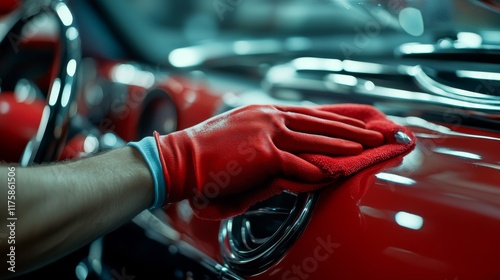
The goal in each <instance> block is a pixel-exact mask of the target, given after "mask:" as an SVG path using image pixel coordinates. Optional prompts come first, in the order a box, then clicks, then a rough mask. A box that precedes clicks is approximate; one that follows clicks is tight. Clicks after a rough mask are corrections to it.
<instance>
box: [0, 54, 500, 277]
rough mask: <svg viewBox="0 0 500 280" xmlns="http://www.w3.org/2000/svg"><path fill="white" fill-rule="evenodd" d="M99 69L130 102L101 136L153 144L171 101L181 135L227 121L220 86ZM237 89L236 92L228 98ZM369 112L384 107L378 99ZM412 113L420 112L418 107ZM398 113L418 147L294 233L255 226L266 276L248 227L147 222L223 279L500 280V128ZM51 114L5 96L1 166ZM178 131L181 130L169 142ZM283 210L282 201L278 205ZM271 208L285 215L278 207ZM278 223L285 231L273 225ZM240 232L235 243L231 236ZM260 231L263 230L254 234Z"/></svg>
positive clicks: (81, 102) (180, 209) (374, 170)
mask: <svg viewBox="0 0 500 280" xmlns="http://www.w3.org/2000/svg"><path fill="white" fill-rule="evenodd" d="M94 63H95V65H96V66H95V67H96V73H97V74H96V77H97V78H98V79H95V80H93V81H91V82H89V83H88V84H86V86H88V87H91V86H92V84H91V83H96V84H99V83H100V82H102V81H105V82H106V83H108V84H111V85H118V84H119V85H120V86H122V87H121V91H120V96H121V97H122V99H115V100H111V103H110V104H108V110H107V111H106V113H105V114H104V115H102V116H101V118H100V120H98V121H97V122H96V126H97V129H98V130H99V131H100V132H101V133H106V132H109V131H112V132H113V133H115V134H116V135H117V136H118V137H120V138H121V139H122V140H124V141H133V140H137V139H140V138H141V137H142V136H143V135H141V129H142V128H141V126H142V125H143V123H142V122H141V120H142V118H144V117H145V116H147V117H149V118H153V119H154V118H161V117H165V116H163V115H161V110H156V109H155V106H163V105H155V102H163V101H165V102H170V103H169V106H173V107H172V108H174V109H175V112H171V113H172V116H174V117H175V125H174V126H172V128H173V129H175V130H180V129H183V128H187V127H189V126H192V125H194V124H197V123H199V122H201V121H203V120H205V119H207V118H209V117H211V116H213V115H215V114H217V113H219V112H221V110H223V107H224V104H225V100H224V98H226V97H227V96H228V95H227V94H225V93H226V92H225V91H221V90H219V91H215V90H214V89H212V88H211V87H210V86H209V85H207V84H208V83H205V82H198V81H196V82H195V81H193V80H191V79H190V78H189V76H184V75H180V74H175V75H167V76H165V77H163V78H161V79H155V82H154V83H152V84H150V85H148V86H145V85H138V84H137V83H132V82H124V81H118V80H116V78H115V77H114V76H113V73H114V72H113V71H115V70H116V69H117V67H120V66H123V65H126V66H127V67H129V66H130V67H133V68H134V69H136V70H137V71H143V72H144V73H150V74H152V75H157V73H156V72H157V71H155V70H154V69H147V68H146V69H139V68H140V67H139V66H135V64H134V63H133V62H128V61H115V60H109V59H102V58H94ZM0 67H1V66H0ZM135 67H137V68H135ZM138 69H139V70H138ZM231 90H232V89H231V88H230V87H229V86H228V88H227V91H231ZM87 93H88V92H87V91H86V90H82V92H81V94H80V96H79V99H78V100H77V102H78V107H77V109H78V112H79V113H80V115H81V116H83V118H90V117H91V115H92V108H90V107H91V106H89V105H88V104H87V103H86V101H85V94H87ZM153 93H154V98H153V99H152V100H153V101H151V99H149V97H150V96H152V95H153ZM230 96H231V98H233V99H235V98H236V99H238V98H241V96H242V95H240V94H239V93H238V92H236V93H235V94H231V95H230ZM146 101H147V102H146ZM364 103H370V104H373V105H375V106H377V105H380V104H378V103H377V102H372V101H371V100H365V102H364ZM403 103H405V104H406V106H408V108H411V107H412V100H406V101H405V102H403ZM398 104H399V103H398ZM393 105H394V107H392V106H393ZM396 105H397V104H396V103H394V104H391V103H383V104H381V106H380V109H381V110H382V111H384V112H387V114H388V115H389V116H390V117H391V118H392V119H393V120H394V121H395V122H398V123H400V124H402V125H405V126H408V127H409V128H410V129H411V130H412V131H413V133H414V134H415V135H416V137H417V143H416V147H415V149H413V150H412V151H411V152H409V153H407V154H405V155H402V156H399V157H396V158H393V159H391V160H388V161H385V162H382V163H379V164H377V165H375V166H371V167H369V168H366V169H364V170H362V171H360V172H359V173H357V174H355V175H352V176H350V177H348V178H345V179H343V180H341V181H339V182H338V183H336V184H335V185H332V186H329V187H327V188H324V189H322V190H320V191H318V192H316V193H314V194H309V195H310V196H313V198H311V197H307V199H306V200H307V203H305V204H303V205H299V206H300V207H301V208H300V209H298V210H297V209H296V208H293V207H292V208H289V209H288V210H287V211H290V212H291V211H298V215H299V216H300V215H302V216H300V217H299V218H297V220H299V221H297V220H295V221H292V222H291V224H287V225H285V226H283V225H284V224H285V222H283V221H284V220H283V219H274V218H273V216H272V215H274V214H272V215H271V216H270V218H269V219H266V215H267V214H265V213H264V214H258V217H259V219H260V218H262V219H261V220H258V219H257V221H261V223H260V224H259V223H258V222H256V220H252V219H253V218H248V219H246V218H245V219H246V220H245V219H243V220H242V221H245V222H248V223H249V224H252V225H253V226H255V227H261V228H263V230H262V231H261V234H262V235H263V236H261V237H259V238H255V239H256V240H257V239H260V241H258V242H256V244H257V245H255V246H253V248H250V247H252V246H250V245H248V244H247V245H248V247H249V248H247V249H248V251H249V252H250V251H258V250H261V251H262V252H260V253H259V254H260V255H259V256H261V255H265V257H263V259H265V260H266V262H265V263H262V264H259V265H256V266H255V269H253V268H252V266H251V265H249V263H252V262H256V260H254V259H252V258H253V257H252V256H253V255H252V254H251V253H248V252H247V253H245V250H242V251H241V252H239V253H238V254H240V255H241V256H240V257H239V259H237V258H235V256H234V255H233V252H234V251H231V250H234V248H235V247H238V246H240V245H241V244H239V245H238V244H236V243H238V242H239V241H235V239H237V238H241V236H240V237H238V235H239V234H241V232H239V233H237V231H238V230H240V229H241V230H242V231H245V230H248V229H249V228H245V225H246V224H245V223H242V225H243V226H241V228H238V227H237V226H235V224H236V221H237V219H238V217H235V218H234V219H230V220H229V221H228V220H225V221H219V222H215V221H207V220H202V219H199V218H197V217H196V216H195V215H194V214H193V213H192V211H191V209H190V208H189V205H188V204H187V203H186V202H185V201H183V202H179V203H177V204H172V205H169V206H168V207H166V208H165V209H164V210H159V211H154V212H153V213H152V214H151V213H149V212H146V213H143V214H142V215H141V216H138V217H137V218H136V219H137V223H138V224H139V225H141V226H142V227H143V228H144V229H146V230H147V231H151V232H154V233H155V234H156V235H159V236H160V239H162V240H163V242H164V243H165V244H167V245H166V246H174V247H175V248H176V250H178V252H180V253H181V254H182V255H184V256H187V257H188V258H189V259H191V260H193V261H195V262H196V263H197V264H198V265H199V266H200V267H204V268H207V269H208V271H210V272H211V274H209V275H208V276H207V277H214V278H220V279H256V280H258V279H283V280H287V279H288V280H298V279H301V280H303V279H448V280H463V279H500V238H499V237H500V153H499V152H498V150H499V148H500V132H499V131H498V127H497V128H496V129H488V128H483V127H481V126H480V125H470V124H469V122H466V121H467V118H469V115H467V113H466V112H467V110H463V111H460V112H459V113H457V112H455V111H453V109H452V110H451V111H450V110H446V109H443V108H444V107H443V108H440V109H436V108H434V107H432V108H431V107H430V106H429V108H428V109H429V111H426V110H427V109H425V108H424V109H422V107H418V108H416V109H415V110H414V111H412V110H408V111H407V112H404V113H403V114H394V115H393V114H392V112H395V111H397V108H399V107H397V106H396ZM6 108H8V109H6ZM159 108H163V107H159ZM169 108H170V107H169ZM460 110H462V109H460ZM42 111H43V102H41V101H40V100H37V101H35V102H32V103H29V104H28V103H20V102H18V101H17V100H16V99H15V98H14V95H13V94H12V93H6V92H2V93H1V94H0V131H1V135H2V136H3V135H10V137H9V138H5V137H2V139H1V142H0V154H1V156H2V157H1V160H5V161H9V162H12V161H16V159H18V158H20V156H21V153H22V149H23V147H24V146H25V145H26V144H27V142H28V140H29V139H31V138H32V137H34V135H35V133H36V128H37V126H38V122H39V118H40V117H41V114H42ZM431 111H432V112H434V113H435V112H436V111H437V112H439V113H440V114H441V116H442V117H443V118H442V121H437V120H435V119H432V118H426V117H425V113H427V112H431ZM464 112H465V113H464ZM157 113H158V114H160V115H155V114H157ZM471 115H474V114H471ZM496 118H497V119H498V115H497V117H496ZM165 121H166V120H165ZM168 132H171V131H166V132H165V133H168ZM88 135H89V134H88V131H82V133H81V134H78V133H77V134H76V135H74V136H73V137H70V138H69V139H68V141H67V143H66V144H65V150H64V151H63V153H62V155H61V157H60V159H67V158H71V157H79V156H81V155H82V154H84V153H86V150H85V140H86V137H87V136H88ZM284 200H286V198H284ZM271 203H274V201H273V202H271ZM280 203H281V202H280V201H279V198H278V199H277V205H281V204H280ZM308 203H309V204H308ZM299 206H294V207H299ZM266 207H268V208H273V204H269V205H266ZM276 208H279V207H278V206H276ZM294 209H295V210H294ZM273 211H274V210H273ZM259 215H260V216H259ZM287 215H288V214H287ZM287 217H288V216H287ZM158 221H160V225H158V224H157V222H158ZM239 221H241V220H239ZM278 222H283V224H281V225H276V226H275V225H270V224H266V223H278ZM299 223H300V224H299ZM268 226H269V228H268ZM230 228H231V229H232V230H233V232H232V234H233V235H231V234H230V233H228V230H229V229H230ZM273 229H274V230H276V231H275V232H272V230H273ZM257 231H259V230H257ZM270 231H271V232H270ZM248 232H250V233H252V232H256V231H255V228H254V229H253V231H251V230H248ZM266 234H267V236H266ZM254 237H255V236H254ZM231 238H233V239H231ZM284 239H286V240H284ZM270 240H275V241H276V242H275V244H278V243H279V244H280V246H279V248H275V247H273V246H274V245H275V244H267V243H268V242H270ZM235 244H236V245H235ZM162 246H163V245H162ZM266 246H267V247H266ZM264 247H265V248H264ZM169 248H170V247H169ZM231 248H232V249H231ZM259 248H261V249H259ZM275 251H276V252H275ZM176 252H177V251H176ZM246 255H247V257H246V259H245V256H246ZM257 261H259V260H257ZM186 275H187V274H186ZM200 279H201V278H200Z"/></svg>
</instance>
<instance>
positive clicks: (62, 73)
mask: <svg viewBox="0 0 500 280" xmlns="http://www.w3.org/2000/svg"><path fill="white" fill-rule="evenodd" d="M45 14H49V15H51V16H53V17H54V18H55V19H56V21H57V23H58V26H59V30H58V31H59V38H60V42H61V47H60V54H59V55H60V59H59V61H60V62H59V65H58V66H59V67H58V69H57V74H56V78H55V79H54V81H52V85H51V86H50V90H49V91H50V92H49V93H48V95H47V105H46V106H45V108H44V110H43V114H42V119H41V121H40V125H39V127H38V131H37V134H36V137H35V138H34V139H32V140H31V141H30V142H29V143H28V145H27V147H26V149H25V151H24V153H23V155H22V158H21V161H20V163H21V165H23V166H26V165H30V164H32V163H41V162H47V161H52V160H55V159H57V158H58V157H59V155H60V153H61V152H62V147H63V144H64V142H65V141H66V136H67V131H68V123H69V120H70V118H71V117H72V116H74V115H75V113H76V110H75V109H76V108H74V107H73V106H72V104H73V101H74V100H75V99H76V95H77V94H78V92H77V89H76V83H77V73H78V68H79V64H80V59H81V54H80V38H79V33H78V29H77V28H76V25H75V21H74V19H73V15H72V13H71V11H70V10H69V8H68V6H67V5H66V3H65V2H64V1H62V0H45V1H25V2H23V5H22V6H21V7H20V8H19V9H18V10H17V11H15V12H14V13H12V15H10V16H9V18H8V19H7V20H6V21H5V23H6V24H7V25H6V26H5V29H6V30H8V31H7V32H6V33H5V34H1V35H0V36H1V38H0V40H1V42H0V50H1V51H0V54H1V56H0V64H3V63H2V61H3V60H4V59H7V58H8V57H9V55H11V54H12V53H16V52H17V51H18V49H17V46H16V45H15V44H13V42H12V40H13V38H17V37H19V36H20V35H19V34H23V30H24V27H25V26H26V25H27V24H29V23H30V22H31V21H32V20H36V17H38V16H41V15H45ZM16 40H17V39H16ZM10 58H12V57H10ZM9 70H10V69H2V70H1V71H0V77H3V76H4V73H5V71H9Z"/></svg>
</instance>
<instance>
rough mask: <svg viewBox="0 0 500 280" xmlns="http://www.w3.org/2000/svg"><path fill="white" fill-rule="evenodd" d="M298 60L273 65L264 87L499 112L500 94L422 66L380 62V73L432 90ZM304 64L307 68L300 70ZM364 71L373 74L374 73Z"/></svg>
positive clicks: (306, 94)
mask: <svg viewBox="0 0 500 280" xmlns="http://www.w3.org/2000/svg"><path fill="white" fill-rule="evenodd" d="M316 63H317V62H316ZM297 64H298V63H297V60H295V61H292V62H290V63H286V64H281V65H276V66H273V67H271V69H270V70H269V72H268V74H267V75H266V78H265V80H264V82H263V85H264V88H265V89H266V90H267V92H268V93H269V94H270V95H271V96H273V97H276V98H282V99H283V95H282V94H280V93H281V92H287V91H297V92H299V93H301V95H302V97H303V98H312V97H313V96H314V97H315V98H319V99H321V98H323V99H325V98H328V99H329V102H331V99H355V100H358V99H360V98H361V99H363V100H364V101H365V102H377V101H388V102H399V103H407V102H412V103H413V104H415V103H420V104H422V105H433V106H441V107H448V108H456V109H465V110H476V111H478V112H470V114H480V115H481V116H482V117H488V115H489V114H491V115H498V113H500V104H497V102H498V101H497V100H498V99H497V98H498V97H496V96H490V97H486V96H485V95H484V94H480V93H473V92H469V91H466V90H461V89H460V90H459V89H457V88H453V87H450V86H445V85H442V84H439V83H438V82H437V81H434V80H432V79H431V78H430V77H429V76H428V75H425V73H424V72H423V71H420V69H422V68H421V67H420V66H416V67H413V68H411V67H403V68H399V69H392V70H390V71H388V70H387V66H386V65H381V68H380V69H384V70H383V71H380V75H387V74H389V73H390V72H392V75H393V76H394V77H395V78H400V77H401V78H403V77H406V78H411V79H413V80H414V81H415V84H416V86H420V87H421V88H425V89H424V90H426V91H429V92H424V91H418V90H408V89H400V88H395V87H386V86H381V85H379V84H378V82H377V81H375V80H373V81H372V80H370V79H368V78H365V77H359V76H358V74H360V72H357V73H353V72H350V71H346V70H345V69H344V70H343V71H325V70H324V69H323V68H321V69H315V70H313V69H312V67H311V66H310V65H309V66H307V67H301V66H299V65H297ZM304 68H307V70H301V69H304ZM363 74H372V75H373V73H363ZM390 75H391V74H390ZM375 77H376V76H375ZM285 96H286V95H285ZM486 100H488V101H486ZM491 101H494V102H491ZM413 106H414V105H413Z"/></svg>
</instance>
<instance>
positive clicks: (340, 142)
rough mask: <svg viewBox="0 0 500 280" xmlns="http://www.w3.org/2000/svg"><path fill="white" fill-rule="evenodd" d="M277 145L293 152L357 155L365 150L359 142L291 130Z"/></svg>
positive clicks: (283, 149)
mask: <svg viewBox="0 0 500 280" xmlns="http://www.w3.org/2000/svg"><path fill="white" fill-rule="evenodd" d="M285 136H286V137H284V138H281V139H282V140H277V141H275V142H276V143H275V145H276V147H277V148H278V149H280V150H282V151H287V152H289V153H292V154H302V153H306V154H322V155H331V156H349V155H357V154H360V153H361V152H362V151H363V146H361V145H360V144H359V143H356V142H352V141H349V140H345V139H338V138H331V137H327V136H322V135H314V134H306V133H301V132H294V131H290V132H289V133H288V134H287V135H285Z"/></svg>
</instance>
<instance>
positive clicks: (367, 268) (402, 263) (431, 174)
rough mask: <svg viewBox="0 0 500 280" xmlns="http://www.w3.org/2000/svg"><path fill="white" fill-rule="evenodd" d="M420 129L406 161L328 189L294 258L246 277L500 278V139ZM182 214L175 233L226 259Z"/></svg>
mask: <svg viewBox="0 0 500 280" xmlns="http://www.w3.org/2000/svg"><path fill="white" fill-rule="evenodd" d="M420 125H421V126H419V127H416V126H410V128H411V129H412V130H413V131H414V132H415V134H416V136H417V138H418V140H417V146H416V148H415V149H414V150H413V151H412V152H410V153H409V154H407V155H405V156H400V157H398V158H394V159H392V160H389V161H386V162H384V163H381V164H378V165H376V166H373V167H370V168H368V169H365V170H363V171H362V172H359V173H358V174H356V175H354V176H351V177H349V178H347V179H345V180H344V181H342V182H340V183H339V184H337V185H335V186H332V187H331V188H326V189H324V190H322V191H321V195H320V199H319V200H318V202H317V204H316V206H315V207H314V210H313V211H314V212H313V215H312V218H311V220H310V223H309V225H308V227H307V228H306V230H305V231H304V232H303V234H302V235H301V236H300V237H299V239H298V240H297V241H296V242H295V244H294V245H293V246H292V248H291V249H290V251H289V252H288V253H287V254H286V255H285V257H284V258H283V259H282V260H281V261H280V262H278V263H277V264H275V265H274V266H273V267H271V268H270V269H269V270H267V271H266V272H264V273H262V274H260V275H258V276H255V277H250V278H251V279H290V280H297V279H450V280H451V279H500V250H499V248H500V238H499V237H500V180H499V177H500V154H499V153H498V148H499V147H500V134H498V133H492V132H485V131H481V130H477V129H471V128H462V127H458V126H457V127H453V129H452V130H449V131H446V130H443V129H441V130H442V131H435V130H430V129H428V128H430V127H432V125H430V124H429V123H426V122H425V121H423V122H421V123H420ZM355 186H360V187H361V188H365V190H366V192H365V194H364V195H363V196H362V197H359V196H356V193H355V192H352V191H351V190H353V189H354V187H355ZM181 209H184V212H185V211H186V210H185V207H183V206H182V207H181V206H175V205H174V206H172V207H171V208H170V209H168V210H167V212H168V213H169V215H170V217H171V218H172V225H173V226H174V227H175V228H176V229H178V230H179V231H180V232H181V233H182V234H183V238H184V239H185V240H186V241H187V242H189V243H191V244H193V245H194V246H195V247H197V248H199V249H200V250H202V251H204V252H205V253H206V254H208V255H209V256H211V257H212V258H214V259H216V260H218V261H220V255H219V253H218V250H219V249H218V248H219V247H218V246H219V245H218V241H217V239H216V238H217V235H216V234H215V233H214V232H215V231H217V230H218V223H214V222H207V221H200V220H198V219H196V218H190V219H189V217H190V216H189V215H186V213H181V214H179V213H180V212H179V210H181ZM186 217H188V218H186ZM325 244H327V245H325ZM328 244H329V245H328Z"/></svg>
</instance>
